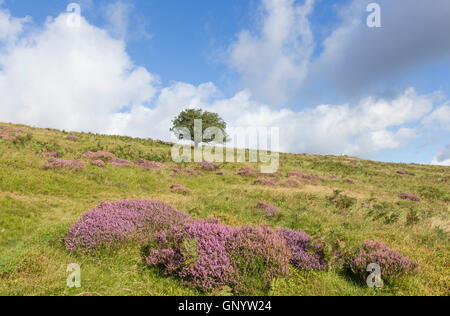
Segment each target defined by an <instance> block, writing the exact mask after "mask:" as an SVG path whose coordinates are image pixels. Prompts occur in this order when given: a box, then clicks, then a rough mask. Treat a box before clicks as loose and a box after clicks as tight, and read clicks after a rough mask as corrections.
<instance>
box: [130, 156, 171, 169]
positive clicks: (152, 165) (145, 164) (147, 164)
mask: <svg viewBox="0 0 450 316" xmlns="http://www.w3.org/2000/svg"><path fill="white" fill-rule="evenodd" d="M134 163H135V164H136V166H139V167H141V168H143V169H145V170H155V169H167V168H168V167H167V166H166V165H165V164H163V163H161V162H154V161H148V160H145V159H142V158H139V159H136V161H135V162H134Z"/></svg>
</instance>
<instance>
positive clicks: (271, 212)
mask: <svg viewBox="0 0 450 316" xmlns="http://www.w3.org/2000/svg"><path fill="white" fill-rule="evenodd" d="M255 209H256V210H259V211H263V212H264V214H265V215H266V216H267V217H274V216H276V215H278V214H280V210H279V209H278V208H277V207H276V206H274V205H272V204H269V203H266V202H259V203H258V204H257V205H256V207H255Z"/></svg>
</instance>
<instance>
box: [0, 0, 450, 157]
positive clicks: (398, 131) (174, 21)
mask: <svg viewBox="0 0 450 316" xmlns="http://www.w3.org/2000/svg"><path fill="white" fill-rule="evenodd" d="M70 2H71V1H62V0H47V1H32V0H3V1H1V0H0V3H1V5H0V94H3V97H2V99H3V100H6V101H4V104H3V105H2V108H0V121H11V122H16V123H26V124H31V125H35V126H42V127H54V128H64V129H73V130H80V131H94V132H104V133H118V134H127V135H131V136H137V137H152V138H160V139H167V138H169V137H170V135H169V133H168V128H166V126H167V125H168V124H169V123H170V120H171V119H172V118H173V116H174V114H176V113H177V112H179V111H180V110H182V109H183V108H186V107H193V106H201V107H203V108H206V109H208V110H214V111H216V112H219V113H220V114H221V115H222V116H224V117H225V119H226V120H227V121H228V122H229V124H230V125H232V126H250V125H252V124H257V125H259V126H268V127H269V126H275V127H279V128H281V129H282V131H281V136H282V137H281V140H280V145H281V149H282V150H284V151H289V152H298V153H303V152H307V153H319V154H349V155H355V156H359V157H363V158H368V159H376V160H382V161H394V162H416V163H431V162H433V163H435V164H442V165H450V145H449V144H450V140H449V139H450V137H449V136H450V102H449V101H448V97H449V96H450V80H449V79H450V78H449V76H450V75H449V73H450V38H449V37H448V35H447V34H449V33H450V22H449V19H448V17H449V16H450V2H448V1H446V0H437V1H435V3H434V2H433V5H431V4H430V3H429V2H428V1H426V0H398V1H395V2H393V1H388V0H380V1H377V3H379V4H380V8H381V22H382V27H381V28H369V27H367V25H366V18H367V16H368V15H369V14H370V13H369V12H367V11H366V6H367V4H368V3H369V2H372V1H365V0H345V1H339V2H336V1H330V0H315V1H314V0H305V1H303V0H302V1H301V0H298V1H296V0H261V1H260V0H248V1H247V0H214V1H211V0H196V1H182V0H166V1H159V0H145V1H144V0H134V1H133V0H120V1H102V0H98V1H96V0H81V1H79V2H78V3H79V4H80V7H81V13H82V24H81V26H80V27H79V28H75V29H73V28H68V27H67V25H64V19H66V18H67V13H66V12H65V11H66V7H67V5H68V4H69V3H70ZM49 17H51V18H49ZM446 17H447V18H446ZM1 28H3V30H2V29H1ZM70 38H72V39H73V41H70ZM102 56H105V57H104V58H102ZM18 78H19V79H18ZM20 78H22V79H20ZM25 78H26V79H25ZM92 114H94V116H95V117H96V118H97V119H93V118H92V116H93V115H92ZM63 117H68V119H63Z"/></svg>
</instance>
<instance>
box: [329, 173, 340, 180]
mask: <svg viewBox="0 0 450 316" xmlns="http://www.w3.org/2000/svg"><path fill="white" fill-rule="evenodd" d="M337 178H338V176H337V175H335V174H332V175H331V176H330V179H337Z"/></svg>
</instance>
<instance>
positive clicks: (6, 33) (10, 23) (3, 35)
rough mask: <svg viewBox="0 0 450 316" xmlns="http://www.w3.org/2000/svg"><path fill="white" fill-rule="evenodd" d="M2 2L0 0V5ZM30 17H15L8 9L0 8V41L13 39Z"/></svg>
mask: <svg viewBox="0 0 450 316" xmlns="http://www.w3.org/2000/svg"><path fill="white" fill-rule="evenodd" d="M1 5H2V2H0V6H1ZM30 21H31V18H30V17H29V16H26V17H24V18H15V17H12V16H11V13H10V12H9V11H8V10H1V9H0V43H1V42H11V41H14V40H15V39H16V38H17V36H19V35H20V34H21V33H22V31H23V25H24V24H25V23H27V22H30Z"/></svg>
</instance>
